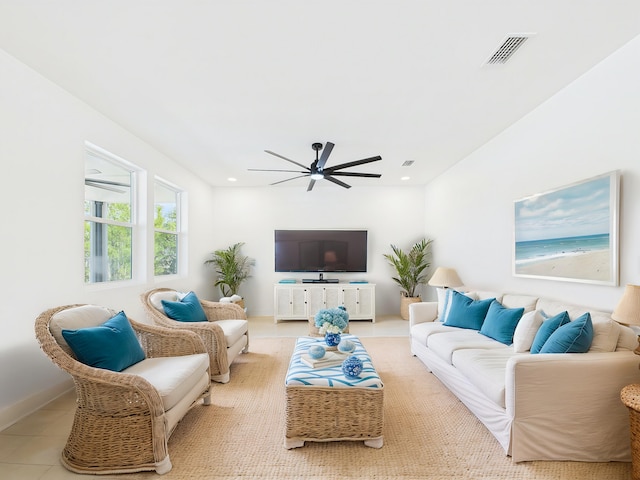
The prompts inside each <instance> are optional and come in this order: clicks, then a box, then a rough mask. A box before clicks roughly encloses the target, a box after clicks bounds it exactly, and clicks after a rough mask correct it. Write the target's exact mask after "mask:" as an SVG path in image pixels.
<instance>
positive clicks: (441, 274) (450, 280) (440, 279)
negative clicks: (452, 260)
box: [427, 267, 640, 325]
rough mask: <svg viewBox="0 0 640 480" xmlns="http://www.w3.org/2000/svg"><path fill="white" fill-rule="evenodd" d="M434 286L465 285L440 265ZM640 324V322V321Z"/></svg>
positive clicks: (430, 283)
mask: <svg viewBox="0 0 640 480" xmlns="http://www.w3.org/2000/svg"><path fill="white" fill-rule="evenodd" d="M427 283H428V284H429V285H431V286H432V287H441V288H452V287H460V286H461V285H463V283H462V280H460V277H459V276H458V273H457V272H456V271H455V269H454V268H447V267H438V268H436V271H435V272H434V273H433V276H432V277H431V278H430V279H429V281H428V282H427ZM638 324H639V325H640V323H638Z"/></svg>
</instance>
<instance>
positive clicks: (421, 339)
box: [411, 322, 460, 346]
mask: <svg viewBox="0 0 640 480" xmlns="http://www.w3.org/2000/svg"><path fill="white" fill-rule="evenodd" d="M458 331H460V329H459V328H456V327H447V326H446V325H443V324H442V323H441V322H422V323H418V324H417V325H414V326H413V327H411V338H412V339H414V340H416V341H417V342H418V343H420V345H424V346H426V345H427V339H428V338H429V336H431V335H433V334H434V333H443V332H458Z"/></svg>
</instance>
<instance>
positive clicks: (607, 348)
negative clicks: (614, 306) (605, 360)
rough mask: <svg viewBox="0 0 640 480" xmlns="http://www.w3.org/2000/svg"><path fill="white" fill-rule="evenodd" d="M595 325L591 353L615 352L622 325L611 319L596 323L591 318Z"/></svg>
mask: <svg viewBox="0 0 640 480" xmlns="http://www.w3.org/2000/svg"><path fill="white" fill-rule="evenodd" d="M591 322H592V324H593V340H592V341H591V348H589V351H590V352H614V351H615V350H616V346H617V345H618V338H619V337H620V330H621V328H620V324H619V323H618V322H614V321H613V320H611V319H609V320H606V321H596V320H595V319H594V318H593V317H591Z"/></svg>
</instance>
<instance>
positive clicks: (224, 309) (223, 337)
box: [141, 288, 249, 383]
mask: <svg viewBox="0 0 640 480" xmlns="http://www.w3.org/2000/svg"><path fill="white" fill-rule="evenodd" d="M178 296H179V292H177V291H176V290H173V289H170V288H156V289H153V290H150V291H148V292H146V293H143V294H142V296H141V299H142V304H143V306H144V310H145V312H146V314H147V317H148V318H149V319H150V320H151V321H152V322H153V323H155V324H156V325H161V326H163V327H168V328H173V329H185V330H190V331H192V332H195V333H197V334H198V335H199V336H200V337H201V338H202V340H203V341H204V345H205V347H206V349H207V351H208V352H209V360H210V362H211V363H210V365H209V371H210V372H211V380H213V381H214V382H220V383H227V382H228V381H229V378H230V375H229V365H231V363H232V362H233V360H234V359H235V358H236V357H237V356H238V355H239V354H240V353H246V352H247V351H248V350H249V322H247V315H246V314H245V312H244V310H243V309H242V308H241V307H239V306H238V305H235V304H233V303H219V302H210V301H206V300H200V304H201V305H202V308H203V309H204V312H205V314H206V316H207V319H208V320H209V321H208V322H180V321H177V320H173V319H171V318H169V317H168V316H167V315H166V314H165V313H164V309H163V307H162V300H169V301H175V300H177V299H178Z"/></svg>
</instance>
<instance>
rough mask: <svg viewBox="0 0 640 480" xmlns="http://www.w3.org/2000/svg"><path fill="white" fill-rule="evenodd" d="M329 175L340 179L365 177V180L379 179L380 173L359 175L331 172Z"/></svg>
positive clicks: (355, 173) (357, 173) (356, 173)
mask: <svg viewBox="0 0 640 480" xmlns="http://www.w3.org/2000/svg"><path fill="white" fill-rule="evenodd" d="M325 172H326V170H325ZM331 175H334V176H339V177H340V176H342V177H367V178H380V177H381V176H382V174H381V173H359V172H331Z"/></svg>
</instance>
